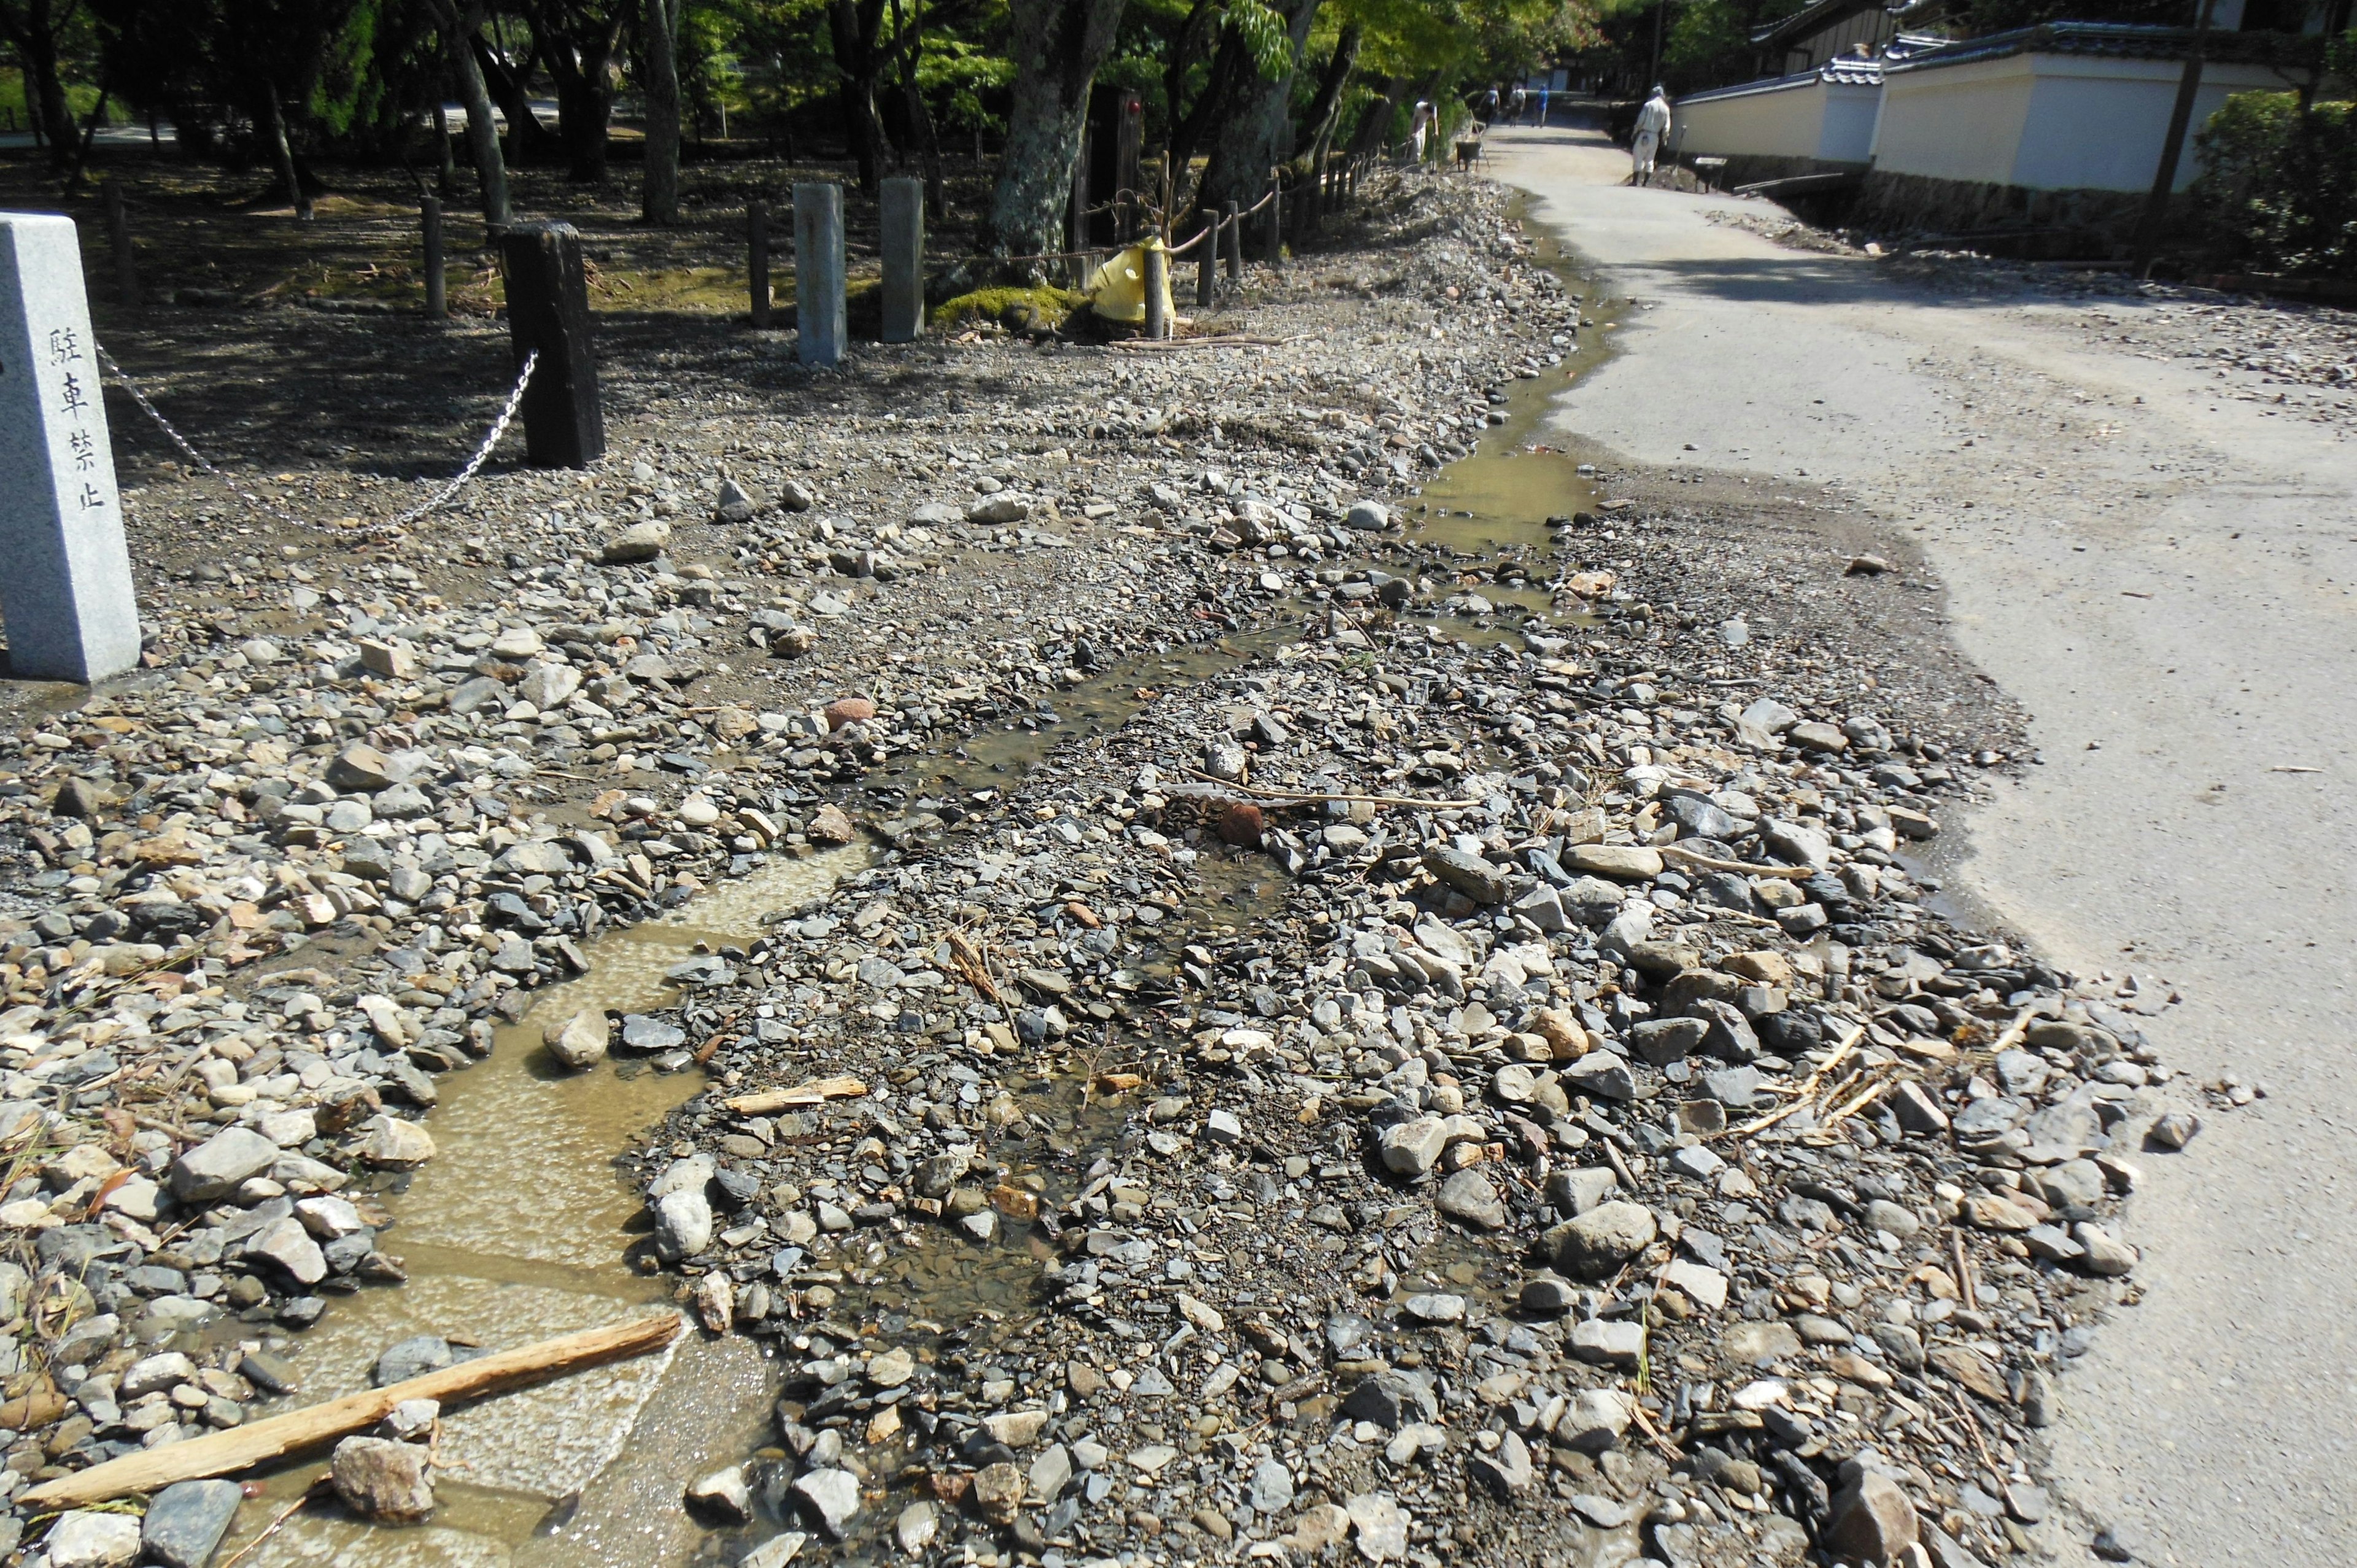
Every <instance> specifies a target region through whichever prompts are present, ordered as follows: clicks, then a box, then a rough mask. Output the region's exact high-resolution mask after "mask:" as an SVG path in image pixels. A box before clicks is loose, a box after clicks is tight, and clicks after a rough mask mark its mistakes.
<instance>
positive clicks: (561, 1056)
mask: <svg viewBox="0 0 2357 1568" xmlns="http://www.w3.org/2000/svg"><path fill="white" fill-rule="evenodd" d="M608 1035H609V1031H608V1028H607V1025H606V1015H604V1014H603V1013H600V1012H598V1011H597V1009H596V1008H594V1007H585V1008H583V1009H582V1010H581V1011H580V1012H578V1013H576V1014H574V1015H573V1016H571V1017H570V1018H567V1019H565V1021H564V1022H562V1023H558V1024H552V1025H550V1026H548V1028H547V1029H546V1030H544V1032H543V1033H542V1036H541V1038H542V1039H543V1041H544V1042H545V1043H546V1045H547V1047H548V1054H549V1055H550V1056H552V1057H554V1058H556V1059H557V1060H558V1061H559V1062H560V1063H562V1064H563V1065H565V1067H567V1068H570V1069H573V1070H574V1071H575V1072H579V1071H581V1070H582V1069H585V1068H592V1067H596V1066H597V1064H598V1063H599V1062H601V1061H604V1060H605V1059H606V1043H607V1039H608Z"/></svg>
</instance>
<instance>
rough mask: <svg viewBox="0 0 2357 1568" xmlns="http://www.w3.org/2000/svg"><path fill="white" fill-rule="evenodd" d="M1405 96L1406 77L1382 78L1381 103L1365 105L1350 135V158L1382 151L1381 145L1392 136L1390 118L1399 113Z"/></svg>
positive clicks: (1368, 155) (1367, 155)
mask: <svg viewBox="0 0 2357 1568" xmlns="http://www.w3.org/2000/svg"><path fill="white" fill-rule="evenodd" d="M1406 96H1407V78H1406V77H1404V76H1387V77H1385V78H1383V99H1382V101H1381V102H1375V103H1371V104H1369V105H1367V108H1366V110H1365V112H1364V113H1361V115H1360V116H1359V124H1358V125H1357V126H1356V128H1354V129H1353V130H1352V131H1351V156H1353V157H1361V158H1364V157H1372V156H1374V155H1375V154H1376V153H1379V152H1381V151H1382V150H1383V143H1384V142H1385V140H1387V139H1388V138H1389V137H1390V135H1391V134H1392V117H1393V116H1394V115H1395V114H1397V113H1399V106H1400V101H1401V100H1402V99H1404V98H1405V97H1406Z"/></svg>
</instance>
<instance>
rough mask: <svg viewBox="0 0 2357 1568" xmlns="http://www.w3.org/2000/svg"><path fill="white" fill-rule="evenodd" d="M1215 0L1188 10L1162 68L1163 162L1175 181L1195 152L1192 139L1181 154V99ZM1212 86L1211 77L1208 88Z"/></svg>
mask: <svg viewBox="0 0 2357 1568" xmlns="http://www.w3.org/2000/svg"><path fill="white" fill-rule="evenodd" d="M1211 16H1212V12H1211V0H1195V3H1194V5H1192V6H1191V7H1189V10H1188V12H1187V19H1186V20H1185V21H1184V22H1182V23H1180V24H1179V32H1178V35H1177V36H1176V37H1175V38H1172V39H1171V40H1170V60H1169V63H1168V64H1167V65H1165V66H1164V67H1163V68H1162V104H1163V113H1164V115H1165V118H1166V120H1167V122H1168V124H1166V126H1165V134H1164V136H1163V141H1162V163H1163V166H1164V167H1166V168H1168V170H1169V171H1170V177H1171V178H1172V180H1173V181H1175V182H1181V183H1183V182H1184V181H1185V179H1186V177H1187V164H1188V161H1189V158H1191V157H1192V156H1194V144H1193V143H1192V142H1189V144H1188V145H1187V150H1186V156H1180V152H1179V123H1180V117H1179V95H1180V93H1181V92H1183V91H1185V89H1186V86H1187V73H1188V72H1189V70H1193V69H1194V66H1195V57H1196V56H1197V55H1198V54H1200V53H1201V52H1202V49H1203V45H1204V42H1205V40H1206V39H1207V38H1210V37H1211ZM1210 87H1211V82H1210V81H1209V80H1208V79H1207V80H1206V81H1205V82H1204V88H1205V90H1206V91H1207V92H1208V91H1209V90H1210ZM1173 216H1174V217H1175V216H1176V214H1173Z"/></svg>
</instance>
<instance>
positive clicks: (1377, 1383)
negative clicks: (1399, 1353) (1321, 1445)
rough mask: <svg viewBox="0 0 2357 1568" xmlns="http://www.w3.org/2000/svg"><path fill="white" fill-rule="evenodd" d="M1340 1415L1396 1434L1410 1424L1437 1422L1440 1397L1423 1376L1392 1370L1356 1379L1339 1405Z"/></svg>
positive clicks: (1415, 1372)
mask: <svg viewBox="0 0 2357 1568" xmlns="http://www.w3.org/2000/svg"><path fill="white" fill-rule="evenodd" d="M1342 1413H1343V1414H1344V1415H1347V1416H1349V1417H1350V1418H1351V1420H1352V1421H1372V1422H1373V1423H1375V1424H1376V1425H1377V1426H1380V1427H1382V1428H1383V1430H1384V1431H1386V1432H1397V1431H1398V1430H1399V1429H1400V1428H1401V1427H1402V1426H1405V1425H1407V1424H1409V1423H1413V1422H1419V1421H1437V1420H1438V1419H1440V1397H1439V1395H1438V1394H1437V1393H1435V1392H1434V1391H1433V1386H1432V1379H1431V1378H1430V1377H1428V1376H1427V1375H1426V1374H1425V1373H1423V1372H1417V1371H1409V1370H1405V1369H1399V1368H1393V1369H1389V1370H1385V1371H1381V1372H1372V1373H1369V1374H1368V1375H1367V1376H1366V1377H1365V1378H1362V1379H1361V1380H1360V1382H1359V1386H1358V1387H1357V1388H1354V1389H1352V1390H1351V1393H1350V1397H1349V1398H1348V1399H1345V1400H1344V1401H1343V1402H1342Z"/></svg>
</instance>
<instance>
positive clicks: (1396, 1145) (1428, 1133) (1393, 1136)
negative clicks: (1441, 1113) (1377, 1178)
mask: <svg viewBox="0 0 2357 1568" xmlns="http://www.w3.org/2000/svg"><path fill="white" fill-rule="evenodd" d="M1381 1147H1382V1150H1383V1169H1385V1170H1387V1171H1390V1172H1391V1173H1392V1174H1393V1175H1394V1176H1422V1175H1424V1174H1425V1173H1426V1171H1428V1170H1430V1169H1432V1167H1433V1165H1434V1164H1435V1163H1436V1162H1437V1161H1438V1160H1439V1158H1440V1153H1441V1151H1442V1150H1443V1149H1445V1148H1447V1147H1448V1123H1447V1122H1443V1121H1442V1120H1441V1119H1440V1118H1439V1117H1437V1116H1418V1117H1415V1118H1414V1119H1413V1120H1411V1121H1406V1122H1394V1123H1393V1124H1392V1125H1390V1126H1388V1127H1386V1128H1384V1129H1383V1139H1382V1144H1381Z"/></svg>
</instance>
